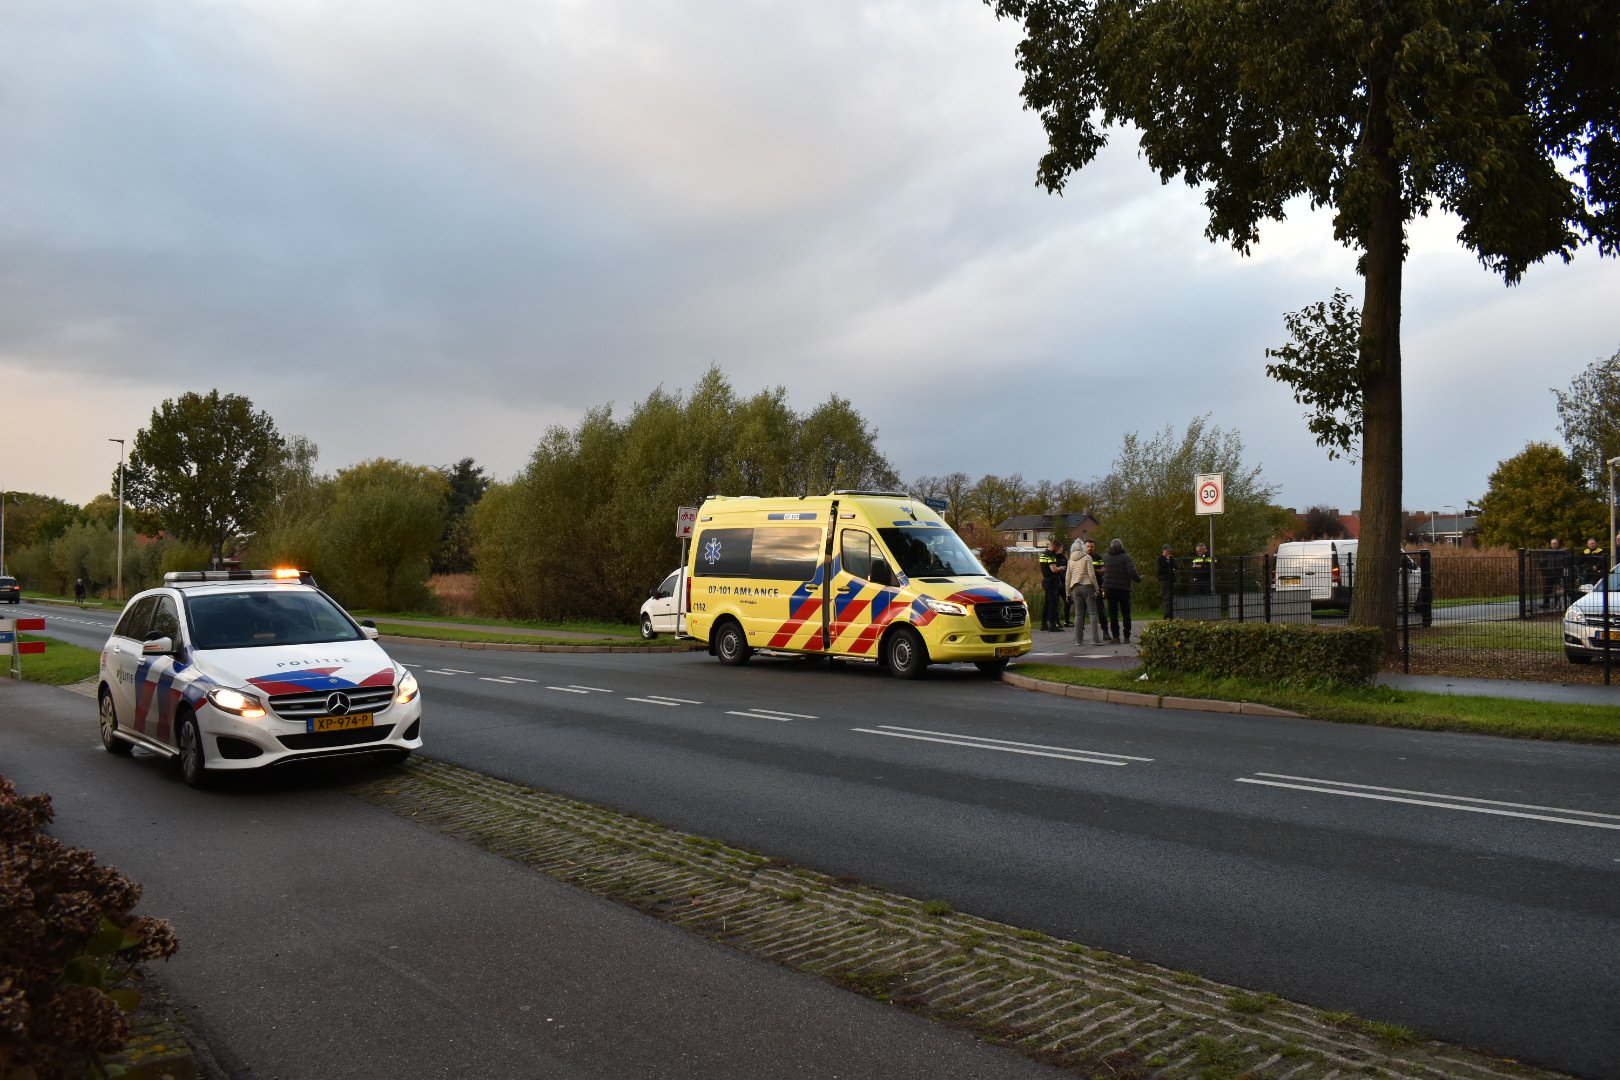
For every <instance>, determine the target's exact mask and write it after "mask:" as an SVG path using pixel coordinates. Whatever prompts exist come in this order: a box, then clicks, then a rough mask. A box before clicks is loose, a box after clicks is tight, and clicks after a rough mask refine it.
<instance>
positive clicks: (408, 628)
mask: <svg viewBox="0 0 1620 1080" xmlns="http://www.w3.org/2000/svg"><path fill="white" fill-rule="evenodd" d="M377 632H378V633H379V634H388V635H390V636H393V637H413V638H426V639H428V640H430V641H477V642H485V643H488V644H492V645H580V646H585V647H587V648H616V649H624V648H668V647H669V646H671V645H676V644H679V642H678V641H677V640H676V639H675V638H673V637H670V636H668V635H664V636H662V637H656V638H653V639H652V640H651V641H643V640H642V639H641V638H640V637H633V638H623V637H597V638H581V637H570V638H560V637H546V636H545V635H544V634H514V633H505V634H503V633H501V632H500V631H498V630H457V629H453V628H451V627H445V626H423V625H421V624H419V623H410V622H382V621H380V620H379V621H377Z"/></svg>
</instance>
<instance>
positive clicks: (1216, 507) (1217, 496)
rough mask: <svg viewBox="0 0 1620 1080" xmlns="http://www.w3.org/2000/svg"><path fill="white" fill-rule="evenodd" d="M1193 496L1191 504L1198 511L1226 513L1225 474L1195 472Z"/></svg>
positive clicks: (1202, 512)
mask: <svg viewBox="0 0 1620 1080" xmlns="http://www.w3.org/2000/svg"><path fill="white" fill-rule="evenodd" d="M1193 496H1194V498H1193V506H1194V509H1196V510H1197V511H1198V513H1200V514H1224V513H1226V474H1225V473H1199V474H1197V475H1196V476H1195V477H1194V478H1193Z"/></svg>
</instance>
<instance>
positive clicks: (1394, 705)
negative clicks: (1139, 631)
mask: <svg viewBox="0 0 1620 1080" xmlns="http://www.w3.org/2000/svg"><path fill="white" fill-rule="evenodd" d="M1003 679H1004V680H1006V681H1008V682H1010V683H1012V684H1013V685H1016V686H1020V687H1022V688H1024V689H1029V690H1043V691H1045V692H1047V693H1065V694H1071V695H1072V696H1076V697H1080V696H1087V697H1095V694H1094V693H1091V694H1081V693H1078V692H1075V691H1077V690H1078V689H1081V688H1084V689H1089V690H1091V691H1096V692H1106V693H1105V694H1104V696H1103V698H1102V700H1106V701H1114V702H1121V701H1127V700H1130V699H1131V698H1135V699H1136V703H1139V704H1152V703H1153V701H1154V699H1157V701H1158V702H1160V703H1161V704H1163V705H1164V707H1167V708H1190V707H1194V706H1192V705H1191V704H1190V699H1203V700H1205V701H1207V702H1208V705H1209V711H1210V712H1227V711H1231V710H1229V709H1228V708H1226V707H1225V703H1230V702H1240V703H1242V705H1241V707H1240V708H1239V709H1238V711H1240V712H1245V713H1268V714H1269V715H1273V716H1278V715H1281V716H1289V715H1292V716H1297V717H1301V718H1305V717H1308V718H1311V719H1315V720H1328V721H1332V722H1334V723H1342V724H1373V725H1376V726H1380V727H1401V728H1416V729H1419V730H1422V731H1459V732H1465V733H1467V734H1471V735H1501V736H1506V737H1508V738H1517V739H1546V740H1550V741H1555V742H1589V743H1615V742H1620V709H1616V708H1615V707H1614V706H1612V705H1587V704H1575V703H1567V702H1556V701H1526V700H1523V699H1517V698H1515V699H1508V698H1492V697H1473V696H1469V695H1465V694H1431V693H1425V692H1423V691H1418V690H1396V689H1393V688H1392V687H1388V686H1358V687H1346V686H1329V685H1312V684H1307V683H1299V684H1288V683H1278V682H1261V681H1259V680H1256V679H1218V678H1211V677H1208V676H1200V675H1190V674H1169V675H1162V674H1161V675H1154V674H1149V673H1146V672H1143V671H1142V670H1141V669H1137V670H1134V671H1108V670H1098V669H1094V668H1075V667H1069V666H1066V665H1063V664H1019V665H1018V667H1017V670H1016V672H1012V671H1009V672H1008V673H1007V674H1006V675H1004V676H1003ZM1172 700H1175V701H1176V704H1175V705H1170V704H1169V703H1170V702H1171V701H1172ZM1616 701H1617V702H1620V694H1617V695H1616ZM1268 707H1269V708H1268Z"/></svg>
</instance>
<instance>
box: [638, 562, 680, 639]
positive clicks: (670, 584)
mask: <svg viewBox="0 0 1620 1080" xmlns="http://www.w3.org/2000/svg"><path fill="white" fill-rule="evenodd" d="M685 591H686V567H684V566H677V567H676V568H675V569H673V570H671V571H670V572H669V576H668V577H666V578H665V579H664V580H663V581H662V582H660V583H659V584H658V585H657V586H656V587H654V589H653V591H652V592H651V593H650V594H649V595H648V596H647V601H646V603H644V604H642V605H641V636H642V637H644V638H646V639H647V640H649V641H651V640H652V639H653V638H655V637H657V636H658V635H659V634H673V633H676V632H678V631H680V630H682V629H684V627H682V626H681V625H680V614H681V613H680V612H679V611H678V610H677V607H678V606H679V602H680V599H681V596H682V594H683V593H684V592H685Z"/></svg>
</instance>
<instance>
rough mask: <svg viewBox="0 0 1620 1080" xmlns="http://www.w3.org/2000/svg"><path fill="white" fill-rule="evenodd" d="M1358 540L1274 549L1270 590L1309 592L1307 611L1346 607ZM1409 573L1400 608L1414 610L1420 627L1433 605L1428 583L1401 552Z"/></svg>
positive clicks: (1298, 543)
mask: <svg viewBox="0 0 1620 1080" xmlns="http://www.w3.org/2000/svg"><path fill="white" fill-rule="evenodd" d="M1360 548H1361V541H1360V540H1291V541H1289V542H1287V543H1285V544H1279V545H1278V546H1277V557H1276V560H1275V563H1274V569H1273V571H1272V578H1271V587H1272V588H1273V589H1309V590H1310V594H1311V610H1312V611H1319V610H1321V609H1323V608H1342V609H1344V610H1346V611H1348V610H1349V608H1350V601H1351V600H1352V599H1353V598H1354V595H1355V586H1356V555H1357V553H1358V552H1359V550H1360ZM1403 557H1404V558H1405V559H1406V564H1407V567H1408V569H1409V570H1410V574H1409V576H1408V578H1407V582H1408V584H1407V595H1406V603H1405V604H1403V605H1402V607H1403V608H1404V609H1406V610H1413V611H1416V612H1417V613H1418V614H1419V615H1421V616H1422V617H1423V625H1424V626H1428V625H1429V622H1430V620H1431V618H1432V617H1433V616H1432V611H1433V604H1432V602H1431V599H1430V596H1429V589H1428V587H1427V586H1428V583H1427V582H1426V581H1424V579H1423V564H1422V563H1421V562H1420V561H1419V560H1417V559H1415V558H1413V557H1412V556H1411V555H1410V554H1407V553H1403Z"/></svg>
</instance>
